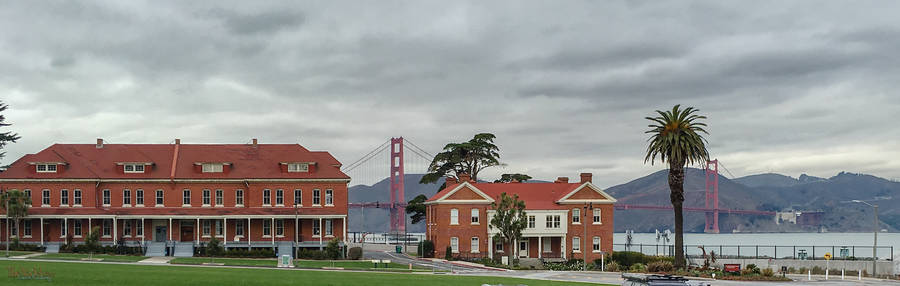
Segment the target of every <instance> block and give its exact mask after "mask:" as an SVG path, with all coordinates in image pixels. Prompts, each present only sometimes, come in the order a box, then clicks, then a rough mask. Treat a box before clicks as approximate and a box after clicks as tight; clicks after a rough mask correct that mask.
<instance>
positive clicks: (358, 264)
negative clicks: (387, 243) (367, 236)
mask: <svg viewBox="0 0 900 286" xmlns="http://www.w3.org/2000/svg"><path fill="white" fill-rule="evenodd" d="M294 266H295V267H297V268H322V267H343V268H344V269H355V270H369V269H375V263H372V261H371V260H334V261H332V260H294ZM384 268H387V269H391V270H408V269H409V265H407V264H399V263H388V264H387V265H384V264H383V263H378V268H377V269H384ZM413 269H417V270H424V268H422V267H419V266H415V265H413ZM428 270H431V268H428Z"/></svg>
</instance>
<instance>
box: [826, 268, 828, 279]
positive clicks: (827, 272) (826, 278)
mask: <svg viewBox="0 0 900 286" xmlns="http://www.w3.org/2000/svg"><path fill="white" fill-rule="evenodd" d="M825 280H828V269H825Z"/></svg>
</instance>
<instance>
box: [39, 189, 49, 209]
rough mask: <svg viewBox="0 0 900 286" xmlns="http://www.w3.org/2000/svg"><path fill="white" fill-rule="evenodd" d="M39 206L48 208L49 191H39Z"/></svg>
mask: <svg viewBox="0 0 900 286" xmlns="http://www.w3.org/2000/svg"><path fill="white" fill-rule="evenodd" d="M41 206H42V207H49V206H50V190H49V189H44V190H43V191H41Z"/></svg>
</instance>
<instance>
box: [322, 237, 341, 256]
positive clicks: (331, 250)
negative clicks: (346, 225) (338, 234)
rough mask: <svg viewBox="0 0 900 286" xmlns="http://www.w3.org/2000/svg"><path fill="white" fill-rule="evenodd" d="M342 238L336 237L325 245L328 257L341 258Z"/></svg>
mask: <svg viewBox="0 0 900 286" xmlns="http://www.w3.org/2000/svg"><path fill="white" fill-rule="evenodd" d="M340 244H341V240H340V239H337V238H334V239H332V240H330V241H328V245H326V246H325V255H326V256H327V257H328V259H332V260H334V259H339V258H341V256H343V255H341V245H340Z"/></svg>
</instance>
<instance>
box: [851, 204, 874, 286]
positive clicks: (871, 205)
mask: <svg viewBox="0 0 900 286" xmlns="http://www.w3.org/2000/svg"><path fill="white" fill-rule="evenodd" d="M853 202H854V203H861V204H865V205H867V206H870V207H872V212H873V214H874V216H873V217H874V219H875V221H874V223H875V225H874V227H875V229H873V232H872V234H873V235H874V237H875V239H874V240H873V242H872V276H873V277H874V276H875V273H876V272H875V267H876V266H877V265H878V205H873V204H870V203H867V202H865V201H860V200H853Z"/></svg>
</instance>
